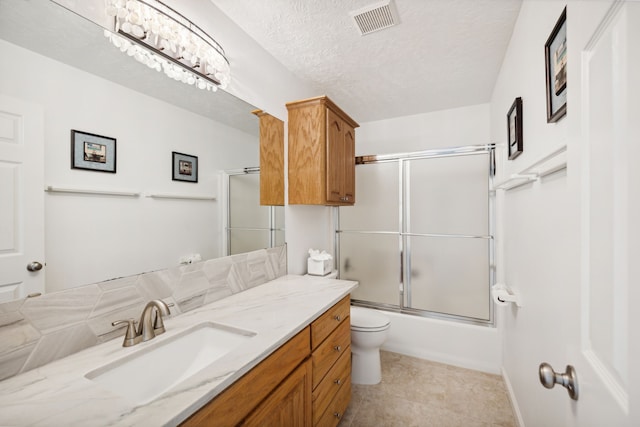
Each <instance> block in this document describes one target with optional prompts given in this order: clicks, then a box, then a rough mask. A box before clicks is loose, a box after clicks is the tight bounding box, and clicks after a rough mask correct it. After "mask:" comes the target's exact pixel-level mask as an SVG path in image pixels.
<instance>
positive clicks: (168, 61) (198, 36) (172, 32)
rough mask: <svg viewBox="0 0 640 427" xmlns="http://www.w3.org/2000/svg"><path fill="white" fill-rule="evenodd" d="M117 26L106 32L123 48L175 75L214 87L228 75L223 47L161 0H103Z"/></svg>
mask: <svg viewBox="0 0 640 427" xmlns="http://www.w3.org/2000/svg"><path fill="white" fill-rule="evenodd" d="M105 2H106V13H107V15H108V16H112V17H113V18H114V28H113V30H114V32H113V33H112V32H111V31H108V30H105V32H104V35H105V37H107V38H108V39H109V40H110V41H111V43H112V44H113V45H114V46H115V47H117V48H118V49H120V51H121V52H123V53H126V54H127V55H129V56H131V57H133V58H134V59H136V60H137V61H139V62H141V63H143V64H145V65H147V66H148V67H149V68H152V69H154V70H157V71H164V73H165V74H166V75H167V76H169V77H170V78H172V79H174V80H178V81H181V82H183V83H186V84H189V85H193V86H196V87H198V88H199V89H206V90H212V91H216V90H217V88H218V86H220V87H221V88H223V89H224V88H226V87H227V85H228V84H229V80H230V70H229V61H228V60H227V58H226V57H225V54H224V50H223V49H222V47H221V46H220V45H219V44H218V43H217V42H216V41H215V40H214V39H213V38H212V37H211V36H209V35H208V34H207V33H206V32H204V31H203V30H202V29H200V28H199V27H198V26H197V25H195V24H194V23H193V22H191V21H189V20H188V19H187V18H185V17H184V16H183V15H181V14H180V13H178V12H176V11H175V10H173V9H171V8H170V7H169V6H167V5H165V4H164V3H162V2H160V1H158V0H105Z"/></svg>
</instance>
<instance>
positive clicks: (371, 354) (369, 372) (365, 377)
mask: <svg viewBox="0 0 640 427" xmlns="http://www.w3.org/2000/svg"><path fill="white" fill-rule="evenodd" d="M390 325H391V321H390V320H389V318H388V317H386V316H385V315H383V314H381V313H380V312H378V311H376V310H371V309H368V308H363V307H354V306H351V356H352V358H351V382H352V383H353V384H378V383H379V382H380V381H381V380H382V370H381V368H380V347H381V346H382V344H384V342H385V340H386V339H387V334H388V331H389V326H390Z"/></svg>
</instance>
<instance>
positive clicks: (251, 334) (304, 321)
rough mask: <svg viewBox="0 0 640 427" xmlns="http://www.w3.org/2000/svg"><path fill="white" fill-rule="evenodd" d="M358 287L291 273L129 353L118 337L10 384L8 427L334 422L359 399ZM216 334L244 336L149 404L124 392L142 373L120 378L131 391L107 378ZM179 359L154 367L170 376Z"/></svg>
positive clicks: (173, 324)
mask: <svg viewBox="0 0 640 427" xmlns="http://www.w3.org/2000/svg"><path fill="white" fill-rule="evenodd" d="M356 286H357V282H352V281H344V280H335V279H327V278H322V277H312V276H294V275H286V276H282V277H279V278H277V279H275V280H271V281H269V282H267V283H265V284H263V285H260V286H257V287H254V288H251V289H248V290H246V291H243V292H240V293H237V294H234V295H232V296H229V297H227V298H224V299H222V300H219V301H216V302H213V303H211V304H208V305H205V306H202V307H200V308H198V309H196V310H193V311H190V312H187V313H184V314H181V315H179V316H177V317H173V318H169V319H166V320H165V327H166V333H164V334H162V335H160V336H158V337H156V338H154V339H153V340H150V341H147V342H142V343H140V344H138V345H134V346H132V347H127V348H124V347H122V339H121V338H118V339H113V340H111V341H108V342H106V343H104V344H101V345H98V346H95V347H91V348H88V349H86V350H83V351H81V352H79V353H76V354H73V355H71V356H68V357H66V358H63V359H60V360H57V361H55V362H52V363H49V364H47V365H44V366H42V367H40V368H37V369H34V370H31V371H28V372H25V373H23V374H21V375H18V376H15V377H12V378H9V379H7V380H5V381H3V382H2V387H1V391H0V425H21V426H23V425H47V426H55V425H59V426H73V425H82V426H93V425H95V426H104V425H115V426H134V425H166V426H175V425H184V426H191V425H216V426H226V425H230V426H231V425H265V424H269V423H271V424H273V423H275V424H278V421H277V420H287V422H290V421H291V420H295V425H304V426H311V425H319V426H320V425H322V426H335V425H337V424H338V422H339V420H340V417H341V416H342V414H343V413H344V410H345V409H346V406H347V404H348V402H349V398H350V394H351V382H350V376H349V375H350V324H349V294H350V292H351V291H352V290H353V289H354V288H355V287H356ZM210 329H213V330H215V331H218V332H216V333H220V334H223V335H219V336H220V337H221V338H216V339H221V340H223V341H224V342H227V338H225V336H224V334H228V335H233V336H235V335H238V336H239V338H238V340H237V342H236V341H234V342H233V343H232V345H233V347H232V348H231V347H230V348H231V349H230V350H229V351H228V352H227V353H225V354H222V355H220V356H219V357H218V358H217V359H216V360H215V361H214V362H213V363H210V364H209V365H205V366H204V367H203V368H202V369H200V370H199V371H198V372H197V373H195V374H194V375H191V376H189V377H188V378H186V379H182V380H180V381H177V383H176V384H172V385H168V386H167V388H166V390H159V391H160V393H159V395H158V396H154V397H153V398H152V399H151V400H150V401H149V402H144V400H145V398H148V396H142V397H139V398H138V400H136V398H132V397H130V396H125V395H126V394H127V389H136V388H137V386H138V382H143V383H147V380H144V377H143V376H142V377H138V375H137V374H135V373H133V374H130V375H125V376H124V377H123V378H124V379H119V380H118V381H117V382H118V384H116V385H117V387H121V386H122V385H123V384H124V388H123V390H122V392H121V391H120V389H117V388H115V389H112V388H109V387H110V386H108V385H105V384H106V383H101V382H100V380H101V379H102V378H105V377H108V375H109V374H110V373H111V372H116V373H117V372H120V371H121V370H123V369H124V366H126V364H125V363H124V362H123V361H125V362H127V363H128V362H131V361H134V362H135V361H136V358H138V357H139V358H140V359H141V360H151V359H143V358H149V357H150V356H153V357H160V356H156V355H158V354H161V352H159V351H158V350H157V349H158V348H165V349H166V348H169V347H170V346H171V345H173V346H178V349H180V348H182V347H180V346H184V347H183V348H184V349H185V351H184V352H187V351H186V349H191V348H192V347H190V346H191V345H192V344H190V343H189V341H188V337H191V336H195V334H200V333H205V332H203V331H208V330H210ZM219 331H222V332H219ZM216 337H218V335H216ZM233 339H235V338H233ZM200 341H202V339H196V340H194V342H195V343H198V342H200ZM230 342H231V341H230ZM193 345H195V344H193ZM193 348H195V347H193ZM191 351H195V350H189V351H188V352H191ZM184 352H182V353H184ZM188 352H187V353H188ZM175 354H177V355H179V354H181V352H180V351H179V350H178V351H176V352H175ZM172 360H173V359H166V360H163V361H162V363H158V362H154V363H150V364H151V365H154V366H155V365H159V366H161V368H162V369H164V371H166V375H167V376H169V375H170V372H169V371H170V370H171V369H170V368H171V366H172V362H171V361H172ZM176 360H177V359H176ZM176 363H178V362H176ZM133 372H135V371H133ZM157 376H159V377H163V376H165V375H163V374H160V375H157ZM152 382H153V381H152ZM128 385H129V386H128ZM156 391H158V390H156ZM146 392H148V391H145V393H146ZM152 392H153V390H152Z"/></svg>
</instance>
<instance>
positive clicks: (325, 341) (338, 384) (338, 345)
mask: <svg viewBox="0 0 640 427" xmlns="http://www.w3.org/2000/svg"><path fill="white" fill-rule="evenodd" d="M349 313H350V298H349V296H346V297H345V298H343V299H342V300H341V301H340V302H338V303H337V304H335V305H334V306H333V307H331V308H330V309H329V310H327V311H326V312H325V313H324V314H322V315H321V316H320V317H319V318H318V319H316V320H315V321H314V322H313V323H312V324H311V325H310V326H308V327H306V328H305V329H304V330H302V331H301V332H300V333H298V334H297V335H296V336H295V337H293V338H291V339H290V340H289V341H287V342H286V343H285V344H284V345H282V346H281V347H280V348H279V349H277V350H276V351H275V352H274V353H273V354H271V356H269V357H268V358H266V359H265V360H263V361H262V362H260V364H259V365H258V366H256V367H255V368H253V369H252V370H251V371H249V372H248V373H247V374H245V375H244V376H243V377H242V378H240V379H239V380H237V381H236V382H235V383H233V384H232V385H231V386H229V388H227V389H226V390H225V391H224V392H222V393H221V394H220V395H218V396H217V397H216V398H214V399H213V400H212V401H211V402H209V403H207V404H206V405H205V406H204V407H202V408H201V409H200V410H198V411H197V412H196V413H194V414H193V415H191V417H189V418H188V419H187V420H186V421H185V422H184V423H182V424H181V427H195V426H209V425H211V426H213V425H215V426H216V427H232V426H295V427H311V426H327V427H335V426H337V425H338V423H339V422H340V419H341V417H342V414H344V411H345V410H346V408H347V405H348V404H349V401H350V399H351V345H350V344H351V325H350V322H349V320H350V317H349ZM312 349H313V352H312Z"/></svg>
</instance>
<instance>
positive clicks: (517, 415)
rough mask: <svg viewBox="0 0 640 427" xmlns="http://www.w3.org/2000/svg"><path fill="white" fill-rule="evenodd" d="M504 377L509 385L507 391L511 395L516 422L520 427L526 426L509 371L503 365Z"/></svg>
mask: <svg viewBox="0 0 640 427" xmlns="http://www.w3.org/2000/svg"><path fill="white" fill-rule="evenodd" d="M502 378H503V379H504V383H505V385H506V387H507V393H508V395H509V402H510V403H511V409H512V410H513V415H514V417H515V419H516V423H517V424H518V427H525V425H524V420H523V419H522V413H521V412H520V408H519V407H518V401H517V400H516V395H515V393H514V392H513V387H511V381H510V380H509V375H507V371H506V370H505V369H504V366H503V367H502Z"/></svg>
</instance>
